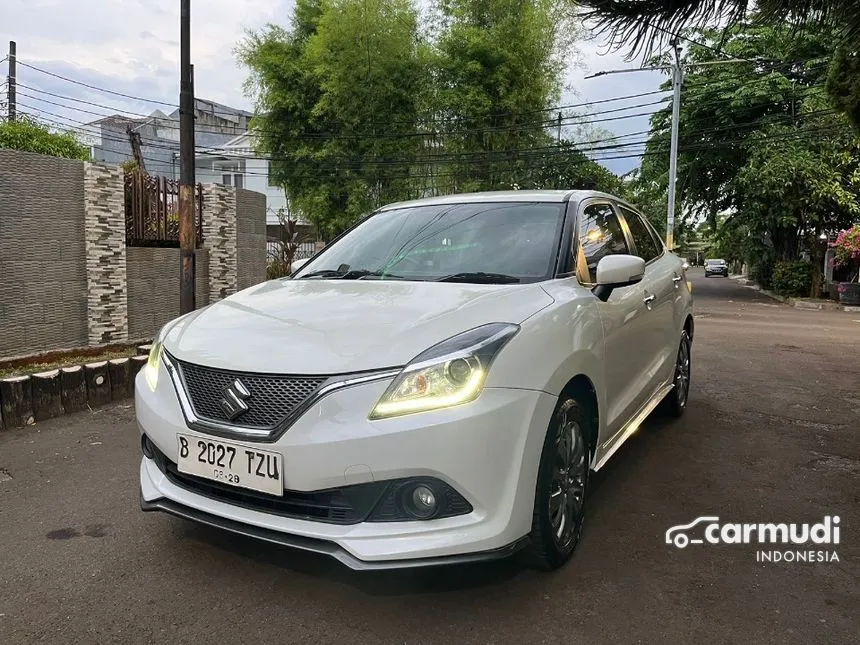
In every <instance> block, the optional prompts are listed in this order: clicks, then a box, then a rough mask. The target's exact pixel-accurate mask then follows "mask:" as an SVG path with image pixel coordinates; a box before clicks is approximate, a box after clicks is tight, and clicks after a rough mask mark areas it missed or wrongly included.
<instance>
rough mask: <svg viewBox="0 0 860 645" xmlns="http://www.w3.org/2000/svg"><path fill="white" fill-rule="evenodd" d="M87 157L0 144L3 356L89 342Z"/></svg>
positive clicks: (0, 341)
mask: <svg viewBox="0 0 860 645" xmlns="http://www.w3.org/2000/svg"><path fill="white" fill-rule="evenodd" d="M83 182H84V163H83V162H82V161H75V160H72V159H59V158H57V157H48V156H45V155H38V154H33V153H29V152H19V151H17V150H5V149H4V150H0V356H18V355H23V354H30V353H34V352H41V351H46V350H54V349H63V348H69V347H80V346H82V345H85V344H86V343H87V278H86V267H85V263H84V259H85V250H84V191H83Z"/></svg>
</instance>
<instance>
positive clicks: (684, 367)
mask: <svg viewBox="0 0 860 645" xmlns="http://www.w3.org/2000/svg"><path fill="white" fill-rule="evenodd" d="M691 354H692V342H691V341H690V335H689V334H688V333H687V330H686V329H685V330H684V331H682V332H681V342H680V343H679V344H678V354H677V357H676V359H675V381H674V387H673V388H672V391H671V392H669V393H668V394H667V395H666V398H665V399H663V401H662V403H661V407H662V408H663V411H664V412H665V413H667V414H668V415H669V416H673V417H680V416H681V415H682V414H684V410H686V409H687V399H688V398H689V396H690V374H691V366H692V362H691Z"/></svg>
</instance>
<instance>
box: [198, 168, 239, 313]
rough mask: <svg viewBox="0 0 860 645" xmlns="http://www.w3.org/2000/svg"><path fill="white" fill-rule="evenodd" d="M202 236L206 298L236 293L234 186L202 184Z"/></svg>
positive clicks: (218, 298)
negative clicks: (205, 254) (206, 265)
mask: <svg viewBox="0 0 860 645" xmlns="http://www.w3.org/2000/svg"><path fill="white" fill-rule="evenodd" d="M203 239H204V242H203V244H204V246H205V248H207V249H208V250H209V301H210V302H217V301H218V300H222V299H224V298H226V297H227V296H229V295H232V294H234V293H236V283H237V275H238V270H237V261H236V189H235V188H230V187H227V186H220V185H218V184H204V185H203Z"/></svg>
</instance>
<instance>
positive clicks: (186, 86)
mask: <svg viewBox="0 0 860 645" xmlns="http://www.w3.org/2000/svg"><path fill="white" fill-rule="evenodd" d="M181 3H182V4H181V11H180V23H179V38H180V45H179V47H180V62H179V66H180V69H179V261H180V288H179V313H180V315H184V314H187V313H189V312H191V311H194V309H195V308H196V303H195V299H194V278H195V268H196V267H195V253H194V249H195V247H196V245H197V231H196V230H195V229H196V226H195V222H194V220H195V217H194V213H195V210H196V209H195V208H194V184H195V180H194V85H193V82H194V81H193V73H194V72H193V68H192V66H191V0H181Z"/></svg>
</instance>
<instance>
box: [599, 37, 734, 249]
mask: <svg viewBox="0 0 860 645" xmlns="http://www.w3.org/2000/svg"><path fill="white" fill-rule="evenodd" d="M672 46H673V48H674V52H675V62H674V63H673V64H672V65H671V66H669V65H660V66H655V67H637V68H634V69H614V70H611V71H606V72H597V73H596V74H591V75H590V76H586V77H585V78H595V77H597V76H606V75H607V74H626V73H628V72H654V71H659V70H666V71H671V72H672V135H671V136H672V138H671V142H670V151H669V191H668V200H667V201H668V202H669V204H668V208H667V209H666V211H667V212H666V246H667V247H668V248H669V250H672V248H673V247H674V245H675V234H674V232H675V183H676V179H677V174H678V124H679V121H680V113H681V85H682V84H683V83H684V69H683V67H682V66H681V57H680V56H681V54H680V49H679V47H678V42H677V40H674V41H673V42H672ZM748 62H750V61H748V60H746V59H743V58H731V59H728V60H713V61H704V62H701V63H694V64H693V66H694V67H703V66H708V65H725V64H726V63H748Z"/></svg>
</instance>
